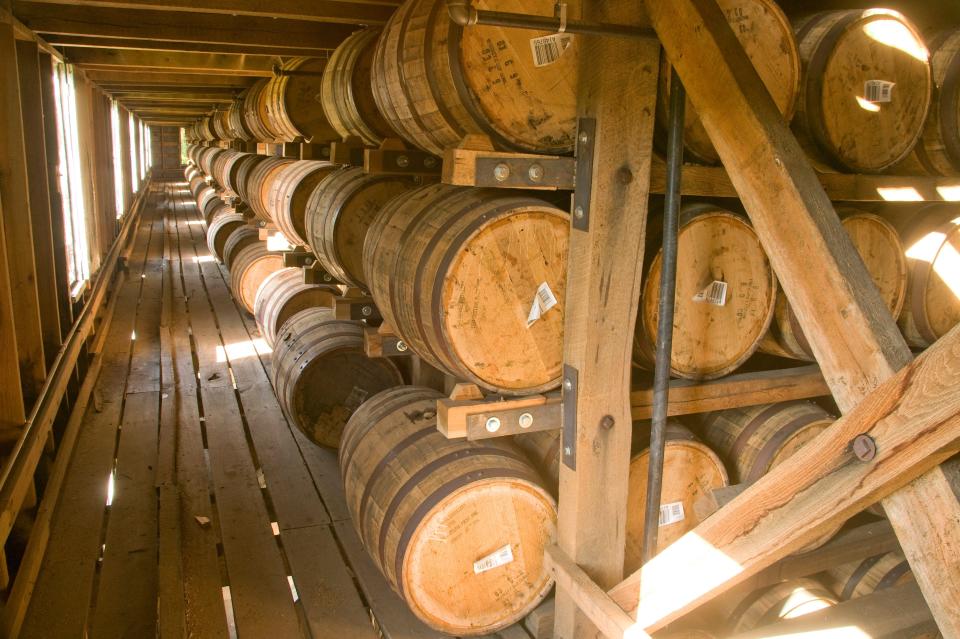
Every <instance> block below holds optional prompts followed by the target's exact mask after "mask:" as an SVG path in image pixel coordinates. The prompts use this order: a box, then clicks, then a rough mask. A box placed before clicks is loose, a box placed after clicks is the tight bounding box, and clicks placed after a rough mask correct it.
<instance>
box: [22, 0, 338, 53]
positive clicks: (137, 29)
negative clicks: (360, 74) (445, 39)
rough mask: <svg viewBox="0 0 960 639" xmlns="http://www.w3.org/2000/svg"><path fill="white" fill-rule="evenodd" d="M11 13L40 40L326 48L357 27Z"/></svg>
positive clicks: (70, 8)
mask: <svg viewBox="0 0 960 639" xmlns="http://www.w3.org/2000/svg"><path fill="white" fill-rule="evenodd" d="M13 12H14V15H16V16H17V17H18V18H19V19H20V20H21V21H23V23H24V24H25V25H26V26H27V27H29V28H30V29H32V30H33V31H35V32H37V33H40V34H42V35H43V37H44V38H46V37H47V34H67V35H86V36H100V37H113V38H124V39H130V38H133V39H145V40H157V41H164V40H168V41H174V42H207V43H211V44H218V43H219V44H230V43H237V42H246V43H250V44H256V45H265V46H277V47H298V48H311V49H319V50H329V49H333V48H336V46H337V45H338V44H340V43H341V42H343V40H344V39H345V38H346V37H347V36H348V35H350V34H351V33H352V32H354V31H356V29H357V27H355V26H353V25H347V24H327V25H318V24H317V23H316V22H304V21H300V20H285V19H282V18H257V17H250V16H232V15H210V14H203V13H194V14H178V13H174V12H170V11H146V10H143V11H140V10H132V9H105V8H100V7H80V6H74V5H70V4H47V3H38V2H17V3H15V4H14V9H13Z"/></svg>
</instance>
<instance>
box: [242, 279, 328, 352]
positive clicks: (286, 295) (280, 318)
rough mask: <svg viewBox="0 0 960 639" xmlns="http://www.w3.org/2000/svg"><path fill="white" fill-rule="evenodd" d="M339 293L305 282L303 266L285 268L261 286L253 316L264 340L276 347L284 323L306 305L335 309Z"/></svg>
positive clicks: (254, 303)
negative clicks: (275, 343) (278, 332)
mask: <svg viewBox="0 0 960 639" xmlns="http://www.w3.org/2000/svg"><path fill="white" fill-rule="evenodd" d="M337 293H339V291H338V290H337V289H336V288H334V287H332V286H318V285H316V284H304V282H303V269H301V268H293V267H288V268H282V269H280V270H279V271H277V272H275V273H271V274H270V275H269V276H268V277H267V279H265V280H263V284H261V285H260V289H259V290H258V291H257V295H256V297H255V298H254V302H253V317H254V319H256V321H257V328H259V329H260V334H261V335H262V336H263V339H264V340H266V342H267V344H268V345H269V346H270V348H273V346H274V342H275V341H276V336H277V331H278V330H280V327H281V326H283V324H284V322H286V321H287V320H288V319H290V318H291V317H292V316H293V315H294V314H296V313H298V312H300V311H302V310H304V309H306V308H314V307H325V308H333V298H334V296H335V295H336V294H337Z"/></svg>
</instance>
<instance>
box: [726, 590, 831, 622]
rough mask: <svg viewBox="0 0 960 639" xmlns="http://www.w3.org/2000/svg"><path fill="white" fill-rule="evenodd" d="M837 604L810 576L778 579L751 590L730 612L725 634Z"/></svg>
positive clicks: (792, 617)
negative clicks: (777, 581)
mask: <svg viewBox="0 0 960 639" xmlns="http://www.w3.org/2000/svg"><path fill="white" fill-rule="evenodd" d="M836 604H837V600H836V598H835V597H834V596H833V594H832V593H831V592H830V591H829V590H828V589H827V588H826V587H825V586H824V585H823V584H821V583H820V582H819V581H817V580H815V579H810V578H802V579H791V580H789V581H782V582H780V583H778V584H775V585H773V586H770V587H768V588H761V589H760V590H757V591H755V592H753V593H751V594H750V595H749V596H748V597H747V598H746V599H744V600H743V601H741V602H740V603H739V604H738V605H737V606H736V607H734V608H733V610H732V611H730V613H729V616H728V617H727V623H728V624H729V630H728V632H729V633H731V634H732V633H737V632H746V631H748V630H752V629H754V628H759V627H761V626H766V625H768V624H772V623H775V622H777V621H780V620H783V619H795V618H797V617H801V616H803V615H806V614H810V613H811V612H816V611H817V610H823V609H824V608H829V607H830V606H835V605H836Z"/></svg>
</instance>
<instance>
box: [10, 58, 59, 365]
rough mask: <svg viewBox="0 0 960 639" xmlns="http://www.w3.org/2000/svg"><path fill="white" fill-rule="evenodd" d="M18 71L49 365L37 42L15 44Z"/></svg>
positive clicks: (52, 299) (52, 282) (46, 212)
mask: <svg viewBox="0 0 960 639" xmlns="http://www.w3.org/2000/svg"><path fill="white" fill-rule="evenodd" d="M17 67H18V68H19V71H20V98H21V104H22V105H23V137H24V141H25V142H26V143H27V146H28V147H29V152H28V153H27V154H26V159H27V178H28V179H29V188H30V220H31V223H32V225H33V256H34V263H35V265H36V270H37V295H38V300H39V303H40V327H41V331H42V335H43V350H44V355H45V356H46V364H47V366H49V365H50V364H51V363H53V359H54V358H55V357H56V356H57V351H59V350H60V344H61V337H60V310H59V308H58V305H57V271H56V265H55V263H54V258H53V232H52V221H51V211H50V192H49V188H48V187H49V180H48V177H47V147H46V140H45V130H44V122H43V97H42V92H41V88H40V59H39V50H38V47H37V43H36V42H33V41H31V40H20V41H18V42H17Z"/></svg>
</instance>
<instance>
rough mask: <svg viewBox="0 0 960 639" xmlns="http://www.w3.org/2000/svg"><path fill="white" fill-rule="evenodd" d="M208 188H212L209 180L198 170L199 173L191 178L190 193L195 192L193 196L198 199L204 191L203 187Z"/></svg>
mask: <svg viewBox="0 0 960 639" xmlns="http://www.w3.org/2000/svg"><path fill="white" fill-rule="evenodd" d="M208 188H210V185H209V184H207V181H206V180H205V179H204V178H203V175H202V174H201V173H200V172H199V170H198V171H197V175H194V176H193V177H192V178H190V193H192V194H193V198H194V199H195V200H196V199H199V197H200V193H201V192H202V191H203V189H208Z"/></svg>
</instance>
